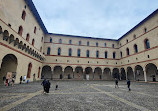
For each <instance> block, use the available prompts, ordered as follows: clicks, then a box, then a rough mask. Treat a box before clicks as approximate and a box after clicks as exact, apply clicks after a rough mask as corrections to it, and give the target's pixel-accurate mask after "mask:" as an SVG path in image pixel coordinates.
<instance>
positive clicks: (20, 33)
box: [18, 26, 23, 36]
mask: <svg viewBox="0 0 158 111" xmlns="http://www.w3.org/2000/svg"><path fill="white" fill-rule="evenodd" d="M22 32H23V28H22V26H20V27H19V31H18V34H19V35H20V36H22Z"/></svg>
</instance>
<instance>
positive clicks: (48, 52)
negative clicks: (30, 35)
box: [47, 47, 50, 55]
mask: <svg viewBox="0 0 158 111" xmlns="http://www.w3.org/2000/svg"><path fill="white" fill-rule="evenodd" d="M47 55H50V47H48V48H47Z"/></svg>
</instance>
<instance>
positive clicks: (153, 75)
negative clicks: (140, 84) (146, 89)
mask: <svg viewBox="0 0 158 111" xmlns="http://www.w3.org/2000/svg"><path fill="white" fill-rule="evenodd" d="M145 69H146V76H147V81H156V80H158V70H157V66H156V65H155V64H153V63H149V64H147V65H146V67H145Z"/></svg>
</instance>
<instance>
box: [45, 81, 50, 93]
mask: <svg viewBox="0 0 158 111" xmlns="http://www.w3.org/2000/svg"><path fill="white" fill-rule="evenodd" d="M50 85H51V83H50V82H49V80H47V82H46V93H49V89H50Z"/></svg>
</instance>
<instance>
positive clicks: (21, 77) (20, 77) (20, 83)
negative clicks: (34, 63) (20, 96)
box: [20, 76, 22, 84]
mask: <svg viewBox="0 0 158 111" xmlns="http://www.w3.org/2000/svg"><path fill="white" fill-rule="evenodd" d="M21 82H22V76H21V77H20V84H21Z"/></svg>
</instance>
